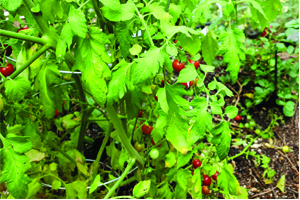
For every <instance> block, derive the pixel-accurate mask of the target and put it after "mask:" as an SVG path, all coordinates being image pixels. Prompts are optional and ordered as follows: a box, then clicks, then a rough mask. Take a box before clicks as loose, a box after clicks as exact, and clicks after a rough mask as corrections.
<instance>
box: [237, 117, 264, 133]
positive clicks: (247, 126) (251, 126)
mask: <svg viewBox="0 0 300 200" xmlns="http://www.w3.org/2000/svg"><path fill="white" fill-rule="evenodd" d="M235 120H236V121H238V122H239V121H241V120H242V117H241V116H240V115H237V116H236V117H235ZM247 120H249V122H246V123H245V125H244V127H245V128H248V129H250V130H253V129H254V127H257V125H256V123H255V121H254V120H253V119H252V117H251V116H250V115H247ZM255 133H256V134H257V135H259V134H261V130H260V129H259V128H256V129H255Z"/></svg>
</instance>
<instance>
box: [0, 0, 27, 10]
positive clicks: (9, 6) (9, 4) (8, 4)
mask: <svg viewBox="0 0 300 200" xmlns="http://www.w3.org/2000/svg"><path fill="white" fill-rule="evenodd" d="M22 2H23V1H22V0H1V1H0V5H1V6H3V8H4V9H5V10H7V11H8V12H15V11H16V10H17V9H18V8H19V7H20V6H21V5H22Z"/></svg>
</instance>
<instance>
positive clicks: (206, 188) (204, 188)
mask: <svg viewBox="0 0 300 200" xmlns="http://www.w3.org/2000/svg"><path fill="white" fill-rule="evenodd" d="M202 193H203V194H205V195H208V194H209V189H208V187H207V186H206V185H203V186H202Z"/></svg>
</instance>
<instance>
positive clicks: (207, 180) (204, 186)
mask: <svg viewBox="0 0 300 200" xmlns="http://www.w3.org/2000/svg"><path fill="white" fill-rule="evenodd" d="M201 165H202V162H201V161H200V160H199V159H195V160H193V167H194V168H195V169H197V168H198V167H200V166H201ZM192 175H194V171H192ZM218 175H219V172H218V171H216V173H215V174H214V175H212V176H211V178H212V179H213V180H214V181H217V176H218ZM211 178H210V177H209V176H207V175H203V182H202V193H203V194H205V195H208V194H209V192H210V190H209V188H208V187H209V186H210V184H211Z"/></svg>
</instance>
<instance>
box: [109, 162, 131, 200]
mask: <svg viewBox="0 0 300 200" xmlns="http://www.w3.org/2000/svg"><path fill="white" fill-rule="evenodd" d="M135 161H136V160H135V158H130V159H129V162H128V165H127V167H126V169H125V171H124V172H123V174H122V175H121V177H120V179H119V180H118V181H117V182H116V183H115V184H114V186H113V187H112V188H111V189H110V190H109V191H108V193H107V194H106V196H105V197H104V199H108V198H109V197H110V196H111V195H112V194H113V193H114V191H115V190H116V189H117V187H119V185H120V184H121V182H122V181H123V179H124V178H125V177H126V176H127V174H128V172H129V171H130V169H131V168H132V166H133V165H134V163H135Z"/></svg>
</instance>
